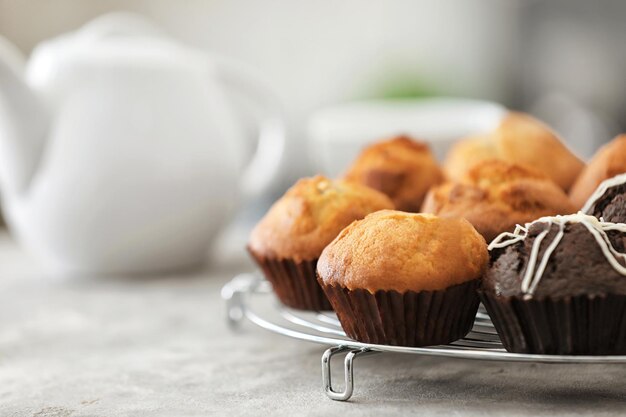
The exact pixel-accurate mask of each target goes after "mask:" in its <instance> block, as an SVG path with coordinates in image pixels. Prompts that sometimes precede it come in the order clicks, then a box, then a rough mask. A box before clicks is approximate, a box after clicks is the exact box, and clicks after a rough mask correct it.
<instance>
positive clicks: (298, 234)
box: [248, 176, 393, 262]
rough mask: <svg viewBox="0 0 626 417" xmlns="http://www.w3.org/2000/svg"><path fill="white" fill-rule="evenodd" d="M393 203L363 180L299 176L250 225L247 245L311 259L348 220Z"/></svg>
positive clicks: (263, 251)
mask: <svg viewBox="0 0 626 417" xmlns="http://www.w3.org/2000/svg"><path fill="white" fill-rule="evenodd" d="M392 208H393V203H392V202H391V200H389V198H388V197H387V196H385V195H384V194H382V193H380V192H378V191H376V190H373V189H371V188H368V187H365V186H363V185H359V184H351V183H347V182H345V181H333V180H330V179H328V178H325V177H323V176H316V177H313V178H303V179H301V180H299V181H298V182H297V183H296V184H295V185H294V186H293V187H291V188H290V189H289V190H288V191H287V193H285V195H284V196H283V197H282V198H280V199H279V200H278V201H277V202H276V203H274V205H273V206H272V207H271V208H270V210H269V211H268V213H267V214H266V215H265V217H263V219H261V221H260V222H259V223H258V224H257V225H256V227H255V228H254V229H253V230H252V233H251V235H250V240H249V243H248V248H249V250H250V251H252V252H253V253H254V254H255V255H257V256H265V257H271V258H278V259H287V258H289V259H293V260H294V261H296V262H299V261H303V260H314V259H316V258H318V257H319V256H320V254H321V253H322V249H324V247H326V245H328V244H329V243H330V242H331V241H332V240H333V239H334V238H335V237H336V236H337V234H339V232H340V231H341V230H342V229H343V228H344V227H346V226H347V225H349V224H350V223H351V222H352V221H354V220H358V219H362V218H363V217H365V216H366V215H367V214H369V213H372V212H374V211H377V210H382V209H392Z"/></svg>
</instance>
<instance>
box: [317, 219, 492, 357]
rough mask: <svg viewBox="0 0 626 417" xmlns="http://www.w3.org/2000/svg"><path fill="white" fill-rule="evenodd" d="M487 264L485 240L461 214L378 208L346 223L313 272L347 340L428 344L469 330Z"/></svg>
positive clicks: (451, 337) (459, 335)
mask: <svg viewBox="0 0 626 417" xmlns="http://www.w3.org/2000/svg"><path fill="white" fill-rule="evenodd" d="M487 263H488V254H487V245H486V243H485V240H484V239H483V237H482V236H480V235H479V234H478V232H476V230H475V229H474V228H473V227H472V225H471V224H469V222H467V221H466V220H463V219H442V218H438V217H436V216H433V215H429V214H416V213H406V212H400V211H394V210H383V211H379V212H377V213H373V214H370V215H368V216H367V217H365V219H363V220H360V221H356V222H354V223H352V224H351V225H350V226H348V227H347V228H345V229H344V230H343V231H342V232H341V233H340V234H339V236H337V238H336V239H335V240H334V241H333V242H332V243H331V244H330V245H328V246H327V247H326V249H324V252H322V256H321V257H320V259H319V262H318V264H317V274H318V280H319V282H320V285H321V286H322V288H323V289H324V292H325V293H326V295H327V297H328V299H329V300H330V303H331V304H332V306H333V309H334V310H335V312H336V313H337V317H338V318H339V321H340V322H341V325H342V327H343V329H344V331H345V332H346V334H347V335H348V336H349V337H351V338H352V339H355V340H358V341H360V342H366V343H374V344H388V345H401V346H428V345H437V344H445V343H450V342H452V341H454V340H457V339H460V338H461V337H463V336H465V335H466V334H467V333H468V332H469V331H470V329H471V328H472V324H473V323H474V318H475V316H476V310H477V309H478V303H479V301H478V296H477V293H476V289H477V287H478V285H479V282H480V278H481V276H482V273H483V271H484V269H485V267H486V266H487Z"/></svg>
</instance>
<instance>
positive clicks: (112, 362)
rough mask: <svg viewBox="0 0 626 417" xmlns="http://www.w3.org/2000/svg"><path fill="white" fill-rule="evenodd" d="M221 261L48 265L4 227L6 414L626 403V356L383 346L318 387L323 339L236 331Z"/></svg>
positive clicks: (483, 411)
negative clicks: (463, 355)
mask: <svg viewBox="0 0 626 417" xmlns="http://www.w3.org/2000/svg"><path fill="white" fill-rule="evenodd" d="M250 267H251V266H250V264H248V263H242V264H241V265H240V266H232V265H231V266H225V265H221V266H218V267H214V268H213V269H209V270H206V271H202V272H196V273H192V274H187V275H180V276H165V277H158V278H124V277H118V278H93V277H74V278H59V277H55V278H52V277H47V276H46V275H45V274H44V273H42V272H41V271H40V269H39V267H38V266H37V264H36V263H34V261H33V260H32V259H30V258H29V257H27V256H26V255H25V254H23V253H22V252H21V251H20V250H19V249H18V248H17V247H16V246H15V245H14V244H13V243H12V242H11V241H10V240H9V239H8V238H7V237H6V235H2V237H0V416H3V417H4V416H39V417H43V416H46V417H53V416H54V417H66V416H72V417H79V416H134V417H136V416H206V415H217V416H222V415H227V416H258V415H268V416H295V415H312V416H332V415H341V416H343V417H349V416H386V415H408V414H416V415H420V416H430V415H433V416H434V415H437V416H441V415H468V416H503V415H504V416H518V415H520V416H521V415H528V416H560V415H593V416H621V415H624V414H625V413H626V365H625V366H599V365H596V366H563V365H534V364H508V363H486V362H472V361H465V360H449V359H448V360H446V359H433V358H420V357H415V356H404V355H390V354H389V355H374V356H369V357H364V358H359V359H357V362H355V363H356V370H355V381H356V386H355V394H354V397H353V399H352V400H351V401H350V402H348V403H340V402H334V401H331V400H329V399H327V398H326V397H325V396H324V394H323V393H322V390H321V371H320V356H321V354H322V351H323V348H322V347H321V346H317V345H310V344H307V343H304V342H299V341H295V340H290V339H287V338H285V337H282V336H279V335H274V334H270V333H267V332H266V331H264V330H262V329H258V328H255V327H254V326H253V325H252V324H250V323H246V324H244V325H243V327H242V329H241V331H239V332H237V333H233V332H231V331H230V330H229V329H228V328H227V326H226V325H225V321H224V308H223V307H224V306H223V304H222V302H221V300H220V298H219V290H220V288H221V286H222V285H223V283H224V282H226V281H227V280H228V279H229V278H230V277H231V275H232V274H233V273H235V272H237V271H239V270H244V269H249V268H250Z"/></svg>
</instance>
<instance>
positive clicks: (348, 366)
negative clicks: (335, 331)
mask: <svg viewBox="0 0 626 417" xmlns="http://www.w3.org/2000/svg"><path fill="white" fill-rule="evenodd" d="M346 351H349V352H348V353H347V354H346V358H345V359H344V361H343V371H344V384H345V385H344V389H343V391H337V390H335V389H333V384H332V380H331V372H330V361H331V359H332V357H333V356H334V355H336V354H339V353H342V352H346ZM366 353H374V352H372V351H369V350H367V349H350V348H347V347H345V346H335V347H331V348H329V349H326V351H325V352H324V354H323V355H322V383H323V388H324V392H325V393H326V395H327V396H328V398H330V399H331V400H336V401H347V400H349V399H350V397H352V393H353V392H354V367H353V364H354V358H356V357H357V356H359V355H363V354H366Z"/></svg>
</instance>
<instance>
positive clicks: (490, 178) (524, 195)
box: [422, 160, 575, 242]
mask: <svg viewBox="0 0 626 417" xmlns="http://www.w3.org/2000/svg"><path fill="white" fill-rule="evenodd" d="M422 211H423V212H424V213H434V214H436V215H438V216H441V217H463V218H465V219H467V220H468V221H469V222H470V223H471V224H472V225H473V226H474V227H475V228H476V230H478V232H479V233H480V234H481V235H483V237H484V238H485V239H486V240H487V242H490V241H491V240H492V239H493V238H495V237H496V236H497V235H499V234H500V233H502V232H505V231H513V229H514V228H515V225H516V224H524V223H526V222H530V221H532V220H535V219H537V218H539V217H543V216H552V215H556V214H569V213H573V212H574V211H575V210H574V206H573V205H572V203H571V202H570V201H569V198H568V197H567V195H566V194H565V192H564V191H563V190H561V189H560V188H559V187H558V186H557V185H556V184H555V183H553V182H552V181H551V180H550V179H549V178H548V177H546V176H545V175H543V174H541V173H539V172H536V171H533V170H531V169H528V168H524V167H523V166H520V165H515V164H510V163H507V162H504V161H499V160H488V161H482V162H480V163H478V164H477V165H475V166H474V167H473V168H471V169H470V170H469V172H468V173H467V174H466V175H465V176H464V177H463V178H462V180H460V181H457V182H448V183H445V184H442V185H439V186H437V187H434V188H433V189H431V190H430V192H429V193H428V195H427V197H426V200H425V202H424V206H423V207H422Z"/></svg>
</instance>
